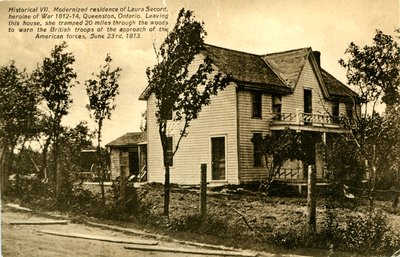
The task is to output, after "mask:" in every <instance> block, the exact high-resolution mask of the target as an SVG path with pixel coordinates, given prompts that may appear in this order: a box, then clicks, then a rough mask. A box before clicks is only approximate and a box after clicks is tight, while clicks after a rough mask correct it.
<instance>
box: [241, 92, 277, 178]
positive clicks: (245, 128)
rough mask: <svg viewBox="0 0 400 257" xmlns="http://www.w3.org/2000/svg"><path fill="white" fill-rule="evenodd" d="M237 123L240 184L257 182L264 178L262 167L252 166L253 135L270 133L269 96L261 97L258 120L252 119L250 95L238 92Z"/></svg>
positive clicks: (270, 102) (249, 93)
mask: <svg viewBox="0 0 400 257" xmlns="http://www.w3.org/2000/svg"><path fill="white" fill-rule="evenodd" d="M238 107H239V108H238V109H239V112H238V115H239V118H238V121H239V122H238V123H239V149H240V154H239V156H240V168H239V170H240V176H239V178H240V182H241V183H246V182H251V181H259V180H260V179H263V178H265V177H266V175H267V173H266V169H265V168H264V167H254V165H253V151H254V150H253V143H252V142H251V139H252V137H253V133H262V134H263V135H266V134H268V133H270V129H269V121H270V119H271V108H272V98H271V95H269V94H263V96H262V114H261V117H262V118H261V119H260V118H252V93H251V91H248V90H241V91H238Z"/></svg>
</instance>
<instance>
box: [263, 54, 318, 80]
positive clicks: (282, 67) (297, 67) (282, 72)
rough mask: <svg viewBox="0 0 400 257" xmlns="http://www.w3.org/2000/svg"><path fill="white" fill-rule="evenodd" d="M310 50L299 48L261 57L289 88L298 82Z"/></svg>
mask: <svg viewBox="0 0 400 257" xmlns="http://www.w3.org/2000/svg"><path fill="white" fill-rule="evenodd" d="M310 52H311V48H301V49H296V50H290V51H285V52H280V53H272V54H267V55H265V56H263V60H264V61H265V62H267V63H269V64H270V66H271V67H272V68H273V69H274V70H275V71H276V73H277V74H278V75H279V76H280V77H281V78H282V79H283V80H284V81H285V83H286V84H287V85H289V86H290V87H291V88H293V87H294V86H296V84H297V82H298V81H299V78H300V74H301V71H302V70H303V67H304V64H305V63H306V62H307V58H308V55H309V53H310Z"/></svg>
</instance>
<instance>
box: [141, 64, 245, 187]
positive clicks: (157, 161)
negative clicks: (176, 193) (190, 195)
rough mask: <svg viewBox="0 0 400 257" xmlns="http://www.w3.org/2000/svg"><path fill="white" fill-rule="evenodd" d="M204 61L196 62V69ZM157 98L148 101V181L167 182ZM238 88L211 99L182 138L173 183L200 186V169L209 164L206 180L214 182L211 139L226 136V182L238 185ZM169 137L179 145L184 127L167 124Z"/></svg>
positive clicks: (232, 85) (172, 177)
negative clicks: (178, 141) (157, 117)
mask: <svg viewBox="0 0 400 257" xmlns="http://www.w3.org/2000/svg"><path fill="white" fill-rule="evenodd" d="M200 61H201V58H197V59H196V60H195V61H194V66H195V65H196V63H197V64H198V63H199V62H200ZM155 101H156V99H155V96H154V94H151V95H150V97H149V98H148V101H147V113H148V114H147V115H148V117H147V119H148V120H147V122H148V123H147V124H148V125H147V126H148V129H147V142H148V180H149V182H161V183H163V182H164V166H163V160H162V147H161V142H160V137H159V133H158V124H157V122H156V117H155V112H156V104H155ZM236 117H237V115H236V85H235V84H233V83H232V84H230V85H228V86H227V87H226V89H225V90H224V91H221V92H219V94H218V96H212V97H211V104H210V105H209V106H205V107H203V109H202V111H201V113H200V115H199V117H198V119H196V120H193V121H192V123H191V125H190V127H189V129H188V132H189V134H188V136H187V137H185V138H183V139H182V141H181V143H180V146H179V150H178V151H177V152H176V154H175V156H174V160H173V163H174V165H173V167H171V172H170V174H171V176H170V178H171V183H179V184H199V182H200V165H201V164H202V163H206V164H207V172H208V174H207V180H208V181H211V137H213V136H225V146H226V156H225V157H226V181H224V182H225V183H229V184H238V183H239V180H238V158H237V156H238V149H237V125H236V123H237V119H236ZM168 125H169V126H168V128H169V129H168V131H169V136H172V137H173V143H174V144H176V143H177V140H178V138H179V131H180V129H181V128H182V126H181V124H179V123H176V122H172V123H170V124H168Z"/></svg>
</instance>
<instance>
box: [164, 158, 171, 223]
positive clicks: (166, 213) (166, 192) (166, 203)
mask: <svg viewBox="0 0 400 257" xmlns="http://www.w3.org/2000/svg"><path fill="white" fill-rule="evenodd" d="M169 193H170V183H169V164H167V165H165V182H164V216H165V217H167V218H168V217H169Z"/></svg>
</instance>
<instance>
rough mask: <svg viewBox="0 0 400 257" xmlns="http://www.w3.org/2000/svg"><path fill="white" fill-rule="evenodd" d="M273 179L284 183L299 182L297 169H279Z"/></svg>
mask: <svg viewBox="0 0 400 257" xmlns="http://www.w3.org/2000/svg"><path fill="white" fill-rule="evenodd" d="M275 179H277V180H284V181H298V180H301V179H302V177H301V176H300V170H299V169H280V170H279V172H278V174H276V175H275Z"/></svg>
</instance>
